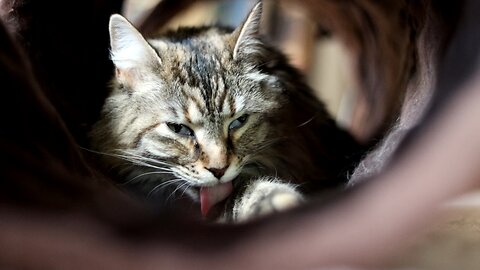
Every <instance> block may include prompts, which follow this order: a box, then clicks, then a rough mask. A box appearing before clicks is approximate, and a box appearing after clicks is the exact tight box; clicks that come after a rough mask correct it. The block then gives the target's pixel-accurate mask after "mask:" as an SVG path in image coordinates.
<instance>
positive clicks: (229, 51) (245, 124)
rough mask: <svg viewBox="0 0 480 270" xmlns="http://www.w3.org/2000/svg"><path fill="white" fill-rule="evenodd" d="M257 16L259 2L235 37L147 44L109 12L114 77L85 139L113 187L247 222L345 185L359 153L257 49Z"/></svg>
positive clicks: (189, 34)
mask: <svg viewBox="0 0 480 270" xmlns="http://www.w3.org/2000/svg"><path fill="white" fill-rule="evenodd" d="M261 15H262V3H261V2H259V3H257V4H256V5H255V6H254V8H253V9H252V10H251V12H250V13H249V14H248V16H247V18H246V19H245V21H244V22H243V23H242V24H241V25H240V26H239V27H238V28H236V29H229V28H227V27H219V26H205V27H193V28H179V29H178V30H175V31H171V32H168V33H166V34H163V35H161V36H159V37H155V38H149V39H147V38H145V37H143V36H142V35H141V34H140V33H139V32H138V31H137V30H136V29H135V27H134V26H133V25H132V24H131V23H130V22H129V21H128V20H127V19H125V18H124V17H122V16H121V15H119V14H114V15H112V16H111V18H110V23H109V30H110V41H111V60H112V61H113V63H114V66H115V75H114V78H113V79H112V87H111V93H110V95H109V97H108V98H107V99H106V101H105V104H104V107H103V110H102V116H101V117H100V119H99V121H98V122H97V123H96V124H95V125H94V127H93V129H92V132H91V134H90V137H91V139H92V147H93V148H94V149H95V150H96V151H98V152H100V153H104V154H105V155H103V158H102V162H103V163H104V164H105V165H106V168H108V169H109V172H110V173H112V174H114V175H115V177H116V179H121V180H119V183H121V184H123V185H124V186H126V187H127V189H129V190H131V191H132V192H134V193H135V194H138V195H139V196H141V197H142V198H144V199H145V200H147V201H150V202H154V203H156V204H159V205H160V204H162V203H163V204H167V205H170V206H171V205H175V204H176V203H177V202H178V203H179V204H180V201H181V200H180V199H179V198H189V200H190V201H193V202H198V203H199V204H200V212H201V214H202V216H204V217H212V219H215V220H224V221H231V222H242V221H248V220H251V219H254V218H257V217H261V216H264V215H267V214H269V213H273V212H277V211H282V210H285V209H289V208H291V207H294V206H296V205H298V204H300V203H302V202H303V201H304V200H305V198H306V196H308V195H310V194H315V193H316V192H320V191H323V190H328V189H330V188H335V187H338V186H341V185H342V184H344V183H345V182H346V180H347V179H346V178H347V177H346V174H347V172H348V170H349V169H350V168H353V163H354V162H355V157H356V156H357V155H356V154H357V153H359V149H360V145H359V144H358V142H357V141H356V140H355V139H354V138H353V137H352V136H351V135H350V134H349V133H348V132H346V131H345V130H343V129H341V128H339V127H338V126H337V125H336V123H335V121H334V120H333V119H332V118H331V117H330V116H329V114H328V113H327V111H326V109H325V107H324V105H323V103H322V102H321V101H319V100H318V99H317V98H316V97H315V95H314V93H313V91H312V90H311V89H310V88H309V87H308V86H307V84H306V83H305V82H304V80H303V77H302V75H301V74H300V72H299V71H297V70H296V69H295V68H293V67H292V66H291V65H290V64H289V63H288V61H287V58H286V57H285V56H284V55H283V54H282V53H281V52H279V51H278V50H277V49H276V48H274V47H273V46H271V45H269V44H267V42H265V41H264V38H263V37H262V36H261V35H260V29H259V28H260V20H261ZM213 209H216V210H215V211H213ZM212 213H215V214H212Z"/></svg>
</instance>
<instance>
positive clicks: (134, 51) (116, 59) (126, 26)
mask: <svg viewBox="0 0 480 270" xmlns="http://www.w3.org/2000/svg"><path fill="white" fill-rule="evenodd" d="M109 31H110V47H111V59H112V61H113V63H114V64H115V66H116V67H117V69H119V70H129V69H135V68H136V67H142V66H145V65H148V64H155V63H157V64H159V63H160V58H159V57H158V55H157V54H156V52H155V50H154V49H153V48H152V47H151V46H150V44H148V42H147V41H146V40H145V38H144V37H143V36H142V35H141V34H140V33H139V32H138V31H137V29H135V27H134V26H133V25H132V24H131V23H130V22H129V21H128V20H127V19H125V18H124V17H123V16H121V15H119V14H114V15H112V16H111V17H110V23H109Z"/></svg>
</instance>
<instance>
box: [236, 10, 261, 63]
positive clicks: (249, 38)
mask: <svg viewBox="0 0 480 270" xmlns="http://www.w3.org/2000/svg"><path fill="white" fill-rule="evenodd" d="M262 9H263V6H262V2H258V3H257V4H256V5H255V6H254V7H253V9H252V10H251V11H250V13H249V14H248V16H247V19H246V20H245V21H244V22H243V23H242V24H241V25H240V26H239V27H238V28H237V29H235V31H234V32H233V33H232V41H233V44H234V46H233V59H234V60H236V59H239V58H241V57H242V56H248V55H251V54H256V53H258V48H259V46H258V45H259V44H260V39H259V34H260V19H261V18H262Z"/></svg>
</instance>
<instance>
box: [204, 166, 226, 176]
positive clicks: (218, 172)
mask: <svg viewBox="0 0 480 270" xmlns="http://www.w3.org/2000/svg"><path fill="white" fill-rule="evenodd" d="M227 168H228V166H226V167H224V168H221V169H218V168H206V169H207V170H208V171H210V172H211V173H212V174H213V176H215V177H216V178H218V179H220V178H222V176H223V175H224V174H225V171H226V170H227Z"/></svg>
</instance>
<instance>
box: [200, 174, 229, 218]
mask: <svg viewBox="0 0 480 270" xmlns="http://www.w3.org/2000/svg"><path fill="white" fill-rule="evenodd" d="M232 189H233V186H232V181H230V182H228V183H223V184H219V185H216V186H213V187H202V188H200V208H201V211H202V216H204V217H206V216H207V214H208V211H209V210H210V208H212V206H214V205H215V204H217V203H218V202H221V201H223V200H224V199H225V198H227V197H228V195H230V193H232Z"/></svg>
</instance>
